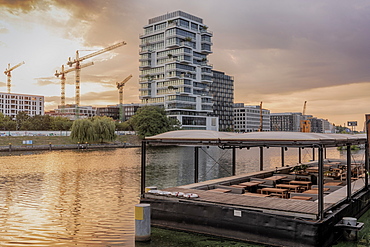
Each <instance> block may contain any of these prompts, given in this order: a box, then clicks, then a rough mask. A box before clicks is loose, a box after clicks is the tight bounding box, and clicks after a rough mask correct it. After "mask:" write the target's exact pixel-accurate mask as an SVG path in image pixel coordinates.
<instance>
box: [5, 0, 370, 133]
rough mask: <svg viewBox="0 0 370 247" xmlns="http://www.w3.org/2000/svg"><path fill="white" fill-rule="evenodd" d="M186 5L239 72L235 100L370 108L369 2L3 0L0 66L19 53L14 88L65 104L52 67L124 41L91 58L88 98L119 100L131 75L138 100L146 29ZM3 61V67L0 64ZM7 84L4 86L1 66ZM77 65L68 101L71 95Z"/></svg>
mask: <svg viewBox="0 0 370 247" xmlns="http://www.w3.org/2000/svg"><path fill="white" fill-rule="evenodd" d="M176 10H182V11H184V12H187V13H190V14H192V15H195V16H198V17H200V18H202V19H203V22H204V24H206V25H208V26H209V30H210V31H212V32H213V34H214V36H213V40H212V42H213V47H212V50H213V54H211V55H209V60H210V63H211V64H213V67H214V69H216V70H221V71H224V72H225V73H226V74H228V75H232V76H234V79H235V84H234V87H235V102H244V103H245V104H250V105H257V104H259V103H260V102H261V101H263V107H264V108H267V109H269V110H271V112H272V113H277V112H302V109H303V104H304V101H307V109H306V114H311V115H314V116H316V117H319V118H325V119H328V120H329V121H330V122H333V123H335V124H336V125H344V124H345V123H347V121H358V124H359V126H358V128H357V129H358V130H362V126H363V121H364V119H365V118H364V115H365V114H367V113H370V109H369V103H370V32H369V27H370V2H369V1H368V0H358V1H347V0H327V1H322V0H310V1H305V0H279V1H276V0H258V1H256V0H229V1H225V0H201V1H200V0H186V1H184V0H176V1H174V0H106V1H102V0H29V1H26V0H19V1H17V0H0V68H2V69H3V70H2V72H3V71H4V70H5V69H6V68H7V66H8V63H10V64H11V66H13V65H16V64H18V63H20V62H22V61H24V62H25V64H24V65H22V66H20V67H19V68H17V69H15V70H14V71H13V73H12V92H13V93H22V94H36V95H44V96H45V108H46V110H51V109H55V108H56V107H57V105H58V104H60V79H58V78H56V77H55V76H54V73H55V70H60V68H61V65H62V64H65V63H66V62H67V61H68V57H74V56H75V52H76V50H80V53H81V56H83V55H87V54H89V53H92V52H94V51H97V50H99V49H102V48H104V47H107V46H110V45H113V44H115V43H117V42H120V41H125V42H126V43H127V45H125V46H122V47H120V48H117V49H115V50H113V51H110V52H106V53H104V54H102V55H99V56H96V57H94V58H92V59H89V60H86V62H89V61H94V63H95V65H93V66H90V67H88V68H85V69H82V71H81V105H93V106H106V105H112V104H117V103H118V91H117V89H116V86H115V84H116V82H117V81H122V80H123V79H124V78H126V77H127V76H128V75H130V74H132V75H133V77H132V78H131V80H130V81H129V82H128V83H127V84H126V86H125V88H124V103H138V102H139V97H138V96H139V90H138V88H139V83H138V75H139V68H138V67H139V43H140V40H139V35H140V34H142V33H143V26H144V25H146V24H148V19H150V18H153V17H156V16H159V15H163V14H166V13H167V12H173V11H176ZM1 66H2V67H1ZM1 74H2V76H0V87H1V89H0V91H2V92H6V91H7V89H6V76H5V75H4V74H3V73H1ZM74 81H75V79H74V73H73V72H71V73H69V74H68V76H67V86H66V103H67V104H69V103H74V97H75V89H74Z"/></svg>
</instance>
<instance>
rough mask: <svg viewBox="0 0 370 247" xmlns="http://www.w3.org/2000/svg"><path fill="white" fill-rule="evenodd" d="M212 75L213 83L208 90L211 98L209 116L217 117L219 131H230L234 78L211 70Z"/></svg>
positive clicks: (231, 126) (232, 117) (231, 128)
mask: <svg viewBox="0 0 370 247" xmlns="http://www.w3.org/2000/svg"><path fill="white" fill-rule="evenodd" d="M212 73H213V76H212V81H213V82H212V84H211V85H210V88H209V92H210V94H211V95H212V97H213V98H212V101H213V113H211V116H216V117H218V125H219V130H220V131H232V130H233V129H234V114H233V105H234V78H233V77H232V76H229V75H226V74H225V73H224V72H221V71H217V70H212Z"/></svg>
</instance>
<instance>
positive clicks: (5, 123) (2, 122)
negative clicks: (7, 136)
mask: <svg viewBox="0 0 370 247" xmlns="http://www.w3.org/2000/svg"><path fill="white" fill-rule="evenodd" d="M0 129H1V130H15V129H16V123H15V121H13V120H12V119H11V118H10V117H9V116H5V115H4V114H3V113H1V112H0Z"/></svg>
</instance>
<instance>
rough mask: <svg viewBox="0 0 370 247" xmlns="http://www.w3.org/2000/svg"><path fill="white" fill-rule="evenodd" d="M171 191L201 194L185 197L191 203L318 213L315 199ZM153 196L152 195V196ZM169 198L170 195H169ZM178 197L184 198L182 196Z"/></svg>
mask: <svg viewBox="0 0 370 247" xmlns="http://www.w3.org/2000/svg"><path fill="white" fill-rule="evenodd" d="M166 191H170V192H183V193H193V194H197V195H199V198H190V199H185V198H183V199H184V200H188V202H190V203H201V202H206V203H213V204H222V205H229V206H232V207H242V208H243V207H246V208H254V209H260V210H263V209H264V210H276V211H282V212H292V213H301V214H312V215H317V214H318V204H317V202H313V201H298V200H296V201H295V200H288V199H282V198H270V197H254V196H246V195H242V194H234V193H221V192H210V191H206V190H197V189H183V188H180V187H172V188H168V189H166ZM151 197H152V196H151ZM155 197H157V198H158V199H159V198H161V199H163V200H166V197H167V196H160V195H158V196H155ZM167 198H168V197H167ZM178 199H182V198H181V197H180V198H178ZM327 206H328V205H327Z"/></svg>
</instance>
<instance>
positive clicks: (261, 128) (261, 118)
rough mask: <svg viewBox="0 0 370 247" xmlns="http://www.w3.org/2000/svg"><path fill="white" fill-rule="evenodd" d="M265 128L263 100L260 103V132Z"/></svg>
mask: <svg viewBox="0 0 370 247" xmlns="http://www.w3.org/2000/svg"><path fill="white" fill-rule="evenodd" d="M262 130H263V116H262V101H261V103H260V127H259V129H258V131H259V132H262Z"/></svg>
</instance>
